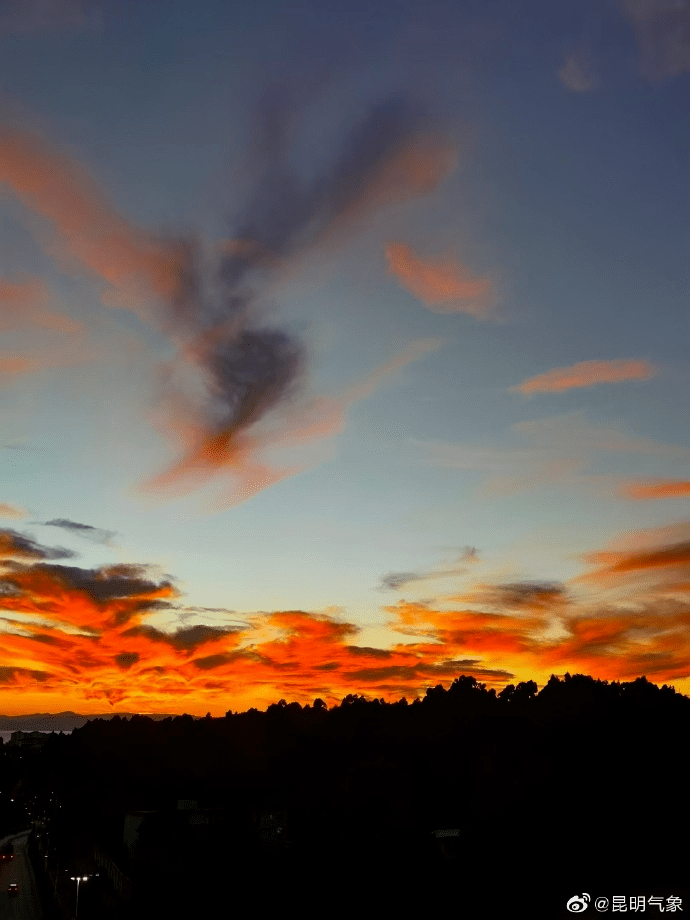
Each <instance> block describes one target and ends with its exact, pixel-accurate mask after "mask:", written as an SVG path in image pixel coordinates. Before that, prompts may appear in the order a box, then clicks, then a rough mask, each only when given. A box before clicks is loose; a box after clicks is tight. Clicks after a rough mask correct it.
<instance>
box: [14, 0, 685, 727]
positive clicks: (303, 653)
mask: <svg viewBox="0 0 690 920" xmlns="http://www.w3.org/2000/svg"><path fill="white" fill-rule="evenodd" d="M689 91H690V2H688V0H563V2H560V3H558V4H554V3H552V2H551V0H525V2H520V3H515V2H514V0H482V2H479V0H476V2H475V0H460V2H458V0H453V2H450V0H448V2H446V0H434V2H429V3H424V4H420V3H413V2H407V0H401V2H395V3H393V2H388V0H382V2H381V3H378V4H376V5H375V6H374V7H372V5H371V4H369V3H366V4H365V3H361V2H357V0H355V2H352V0H349V2H347V3H344V2H343V3H340V2H318V3H317V2H315V0H306V2H304V3H302V4H299V5H295V4H283V3H277V2H267V0H260V2H256V0H254V2H251V3H249V2H245V0H239V2H236V3H232V4H229V3H224V2H221V0H204V2H203V3H191V2H189V0H169V2H167V3H166V4H165V9H164V11H163V6H162V5H161V4H157V3H153V2H146V0H126V2H117V3H115V2H107V0H102V2H99V0H5V2H3V3H2V4H0V515H1V517H0V712H2V713H4V714H19V715H21V714H25V713H32V712H59V711H64V710H73V711H75V712H80V713H85V714H89V713H98V712H104V711H108V710H110V709H117V710H120V711H124V710H126V711H132V712H150V713H156V712H188V713H191V714H198V715H203V714H204V713H206V712H211V714H212V715H221V714H223V713H225V712H226V711H228V710H233V711H241V710H244V709H246V708H248V707H250V706H256V707H257V708H259V709H262V708H265V707H266V706H267V705H268V704H270V703H272V702H275V701H277V700H278V699H281V698H283V699H286V700H288V701H292V700H297V701H298V702H300V703H306V702H309V701H311V700H313V699H314V698H316V697H320V698H322V699H324V700H325V701H326V702H327V703H328V704H329V705H330V704H333V703H336V702H338V701H339V700H341V699H342V698H343V697H344V696H345V695H347V694H348V693H357V694H364V695H366V696H367V697H378V698H383V699H387V700H394V699H399V698H400V697H401V696H405V697H407V698H408V699H412V698H414V697H415V696H418V695H423V693H424V691H425V689H426V687H429V686H435V685H436V684H439V683H440V684H443V685H444V686H447V685H448V684H449V683H450V682H451V681H452V680H453V679H454V678H455V677H457V676H458V675H459V674H470V675H473V676H474V677H476V679H477V680H479V681H480V682H482V683H485V684H486V685H487V686H492V687H496V689H500V688H501V687H503V686H505V685H506V684H508V683H518V682H519V681H522V680H535V681H536V682H537V683H538V685H539V686H542V685H543V684H544V683H545V682H546V681H547V680H548V678H549V676H550V675H551V674H556V675H559V676H561V675H563V674H565V673H566V672H570V673H586V674H591V675H592V676H594V677H595V678H601V679H604V680H621V681H625V680H632V679H634V678H636V677H639V676H641V675H645V676H646V677H647V678H648V679H649V680H651V681H653V682H655V683H657V684H663V683H668V684H672V685H673V686H675V687H676V688H677V689H678V690H680V691H681V692H685V693H687V692H690V632H689V627H690V515H689V513H688V511H689V509H688V499H689V498H690V426H689V425H688V415H687V405H688V389H689V384H690V362H689V361H688V348H687V345H688V334H689V333H690V323H689V322H688V316H689V313H688V301H689V297H690V277H689V271H688V265H690V259H689V258H688V256H689V251H688V250H689V246H690V235H689V232H688V226H689V225H688V217H689V216H690V214H689V209H690V182H689V179H690V169H689V167H690V121H688V116H687V100H688V95H689Z"/></svg>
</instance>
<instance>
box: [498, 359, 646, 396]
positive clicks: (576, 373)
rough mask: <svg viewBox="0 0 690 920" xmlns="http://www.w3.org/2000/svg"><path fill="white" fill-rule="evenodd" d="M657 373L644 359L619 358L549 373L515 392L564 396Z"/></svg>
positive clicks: (531, 380) (520, 385)
mask: <svg viewBox="0 0 690 920" xmlns="http://www.w3.org/2000/svg"><path fill="white" fill-rule="evenodd" d="M655 374H656V368H654V367H653V366H652V365H651V364H650V363H649V362H648V361H645V360H643V359H636V358H631V359H625V358H615V359H613V360H611V361H580V362H579V363H578V364H573V365H571V366H570V367H556V368H554V369H553V370H551V371H547V372H546V373H545V374H539V375H538V376H536V377H530V378H529V379H528V380H523V382H522V383H520V384H518V385H517V386H514V387H511V389H512V390H513V391H515V392H518V393H525V394H527V395H529V394H531V393H561V392H563V391H565V390H573V389H576V388H578V387H593V386H598V385H599V384H602V383H623V382H624V381H627V380H649V379H650V378H651V377H653V376H654V375H655Z"/></svg>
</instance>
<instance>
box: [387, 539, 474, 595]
mask: <svg viewBox="0 0 690 920" xmlns="http://www.w3.org/2000/svg"><path fill="white" fill-rule="evenodd" d="M477 562H479V555H478V552H477V549H476V547H474V546H465V547H464V548H463V550H462V552H461V553H460V555H459V556H458V558H457V559H456V560H455V561H454V562H453V563H452V564H451V565H441V566H437V567H436V568H433V569H429V570H428V571H425V572H389V573H388V574H387V575H384V576H383V577H382V578H381V584H380V585H379V590H383V591H386V590H389V591H401V590H402V589H403V588H407V587H409V586H410V585H412V584H414V583H420V582H421V583H427V582H433V581H436V580H437V579H442V578H457V577H460V576H461V575H464V574H466V573H467V571H468V565H472V564H474V563H477Z"/></svg>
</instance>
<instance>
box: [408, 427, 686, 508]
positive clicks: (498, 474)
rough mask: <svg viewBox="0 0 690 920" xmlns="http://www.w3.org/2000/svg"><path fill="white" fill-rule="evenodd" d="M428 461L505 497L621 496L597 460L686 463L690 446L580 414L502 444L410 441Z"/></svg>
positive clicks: (519, 430) (513, 431)
mask: <svg viewBox="0 0 690 920" xmlns="http://www.w3.org/2000/svg"><path fill="white" fill-rule="evenodd" d="M414 443H415V444H416V445H417V447H418V448H419V449H420V451H422V453H423V455H424V456H425V458H426V460H427V462H429V463H431V464H434V465H436V466H440V467H445V468H448V469H466V470H480V471H481V472H483V473H484V474H485V475H486V477H487V479H486V482H485V491H486V492H487V493H490V494H498V495H501V494H503V495H505V494H511V493H517V492H524V491H529V490H531V489H535V488H541V487H543V486H548V485H552V484H554V483H559V484H561V485H568V486H572V487H575V488H581V487H589V488H593V489H594V490H595V491H597V492H600V493H601V494H602V495H606V496H607V497H611V496H613V495H619V496H620V487H621V482H622V478H619V477H615V476H611V475H606V476H604V475H600V474H598V473H597V472H596V468H595V463H596V461H597V459H600V458H601V457H603V456H606V455H610V454H617V453H619V454H639V455H642V456H649V457H659V458H665V459H667V460H673V461H675V462H685V463H687V462H688V461H690V448H687V447H683V446H682V445H675V444H667V443H665V442H663V441H656V440H655V439H653V438H644V437H636V436H634V435H630V434H627V433H626V432H624V431H622V430H620V429H619V428H615V427H607V426H604V425H594V424H592V423H591V422H589V421H588V420H587V418H586V415H585V413H584V412H583V411H582V410H578V411H576V412H569V413H565V414H563V415H557V416H551V417H547V418H542V419H535V420H533V421H525V422H517V423H516V424H514V425H511V427H510V435H509V443H508V444H506V445H505V446H495V445H488V444H487V445H477V444H448V443H444V442H439V441H434V442H423V441H417V442H414Z"/></svg>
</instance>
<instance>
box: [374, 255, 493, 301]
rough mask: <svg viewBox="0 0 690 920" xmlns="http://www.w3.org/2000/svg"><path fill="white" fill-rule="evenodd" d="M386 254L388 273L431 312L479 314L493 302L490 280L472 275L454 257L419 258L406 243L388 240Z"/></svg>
mask: <svg viewBox="0 0 690 920" xmlns="http://www.w3.org/2000/svg"><path fill="white" fill-rule="evenodd" d="M385 255H386V261H387V263H388V274H389V275H393V277H394V278H395V279H396V280H397V281H398V283H399V284H400V285H401V286H402V287H404V288H405V289H406V290H407V291H409V292H410V293H411V294H413V295H414V296H415V297H417V298H419V300H421V301H422V303H424V304H425V305H426V306H427V307H428V308H429V309H430V310H433V312H434V313H469V314H470V315H471V316H476V317H479V318H481V317H484V316H485V315H486V314H487V312H488V310H489V309H490V307H491V306H492V299H493V285H492V283H491V281H490V280H489V279H488V278H472V277H471V275H470V273H469V271H468V270H467V269H466V268H464V267H463V266H462V265H460V263H459V262H458V261H457V260H456V259H453V258H451V257H446V258H441V259H422V258H420V257H419V256H417V255H415V253H414V252H413V251H412V249H411V247H410V246H408V245H406V244H405V243H389V244H388V245H387V246H386V249H385Z"/></svg>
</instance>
